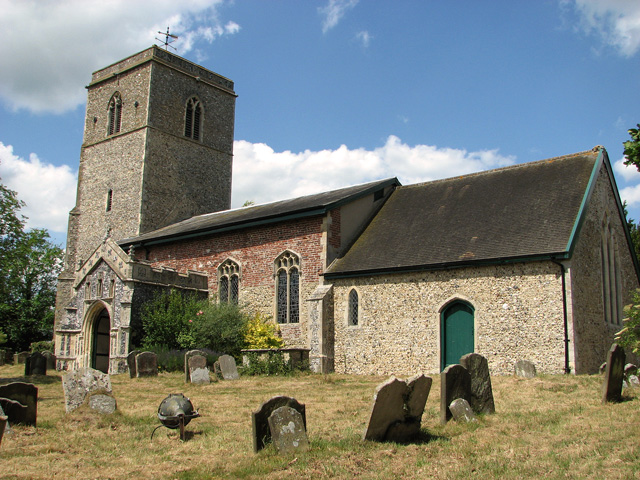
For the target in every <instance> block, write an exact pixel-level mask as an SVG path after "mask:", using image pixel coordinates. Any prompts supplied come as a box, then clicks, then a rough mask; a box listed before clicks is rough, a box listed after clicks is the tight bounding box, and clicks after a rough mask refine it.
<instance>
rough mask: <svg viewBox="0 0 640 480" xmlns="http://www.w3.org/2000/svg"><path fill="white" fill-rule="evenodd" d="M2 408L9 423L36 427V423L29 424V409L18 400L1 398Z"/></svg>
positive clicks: (0, 405) (0, 406) (0, 404)
mask: <svg viewBox="0 0 640 480" xmlns="http://www.w3.org/2000/svg"><path fill="white" fill-rule="evenodd" d="M0 408H1V409H2V411H3V412H4V414H5V416H6V417H7V418H8V419H9V420H8V421H9V422H11V423H13V424H22V425H34V426H35V423H30V422H29V411H28V410H29V409H28V408H27V407H26V405H23V404H22V403H20V402H18V401H17V400H10V399H8V398H4V397H0Z"/></svg>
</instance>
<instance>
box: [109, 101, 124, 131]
mask: <svg viewBox="0 0 640 480" xmlns="http://www.w3.org/2000/svg"><path fill="white" fill-rule="evenodd" d="M121 124H122V98H121V97H120V94H119V93H118V92H116V93H114V94H113V96H112V97H111V101H110V102H109V128H108V130H107V135H114V134H116V133H120V125H121Z"/></svg>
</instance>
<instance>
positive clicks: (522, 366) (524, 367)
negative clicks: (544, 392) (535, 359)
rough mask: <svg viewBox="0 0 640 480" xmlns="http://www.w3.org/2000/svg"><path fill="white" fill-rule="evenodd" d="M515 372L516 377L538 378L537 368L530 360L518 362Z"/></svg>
mask: <svg viewBox="0 0 640 480" xmlns="http://www.w3.org/2000/svg"><path fill="white" fill-rule="evenodd" d="M513 370H514V374H515V376H516V377H524V378H534V377H535V376H536V366H535V365H534V364H533V363H532V362H530V361H529V360H518V361H517V362H516V364H515V365H514V367H513Z"/></svg>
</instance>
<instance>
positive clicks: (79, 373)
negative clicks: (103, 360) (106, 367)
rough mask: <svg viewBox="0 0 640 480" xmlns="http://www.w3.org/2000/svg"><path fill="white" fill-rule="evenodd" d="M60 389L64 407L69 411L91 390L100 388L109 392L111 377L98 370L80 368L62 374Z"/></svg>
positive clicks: (78, 404)
mask: <svg viewBox="0 0 640 480" xmlns="http://www.w3.org/2000/svg"><path fill="white" fill-rule="evenodd" d="M62 389H63V391H64V401H65V409H66V412H67V413H69V412H72V411H74V410H75V409H76V408H78V407H79V406H80V405H82V404H83V403H84V401H85V399H86V398H87V396H88V395H89V394H90V393H92V392H95V391H98V390H100V391H104V392H107V393H111V378H110V377H109V375H107V374H106V373H102V372H101V371H100V370H94V369H93V368H88V367H87V368H81V369H79V370H73V371H71V372H69V373H66V374H64V375H63V376H62Z"/></svg>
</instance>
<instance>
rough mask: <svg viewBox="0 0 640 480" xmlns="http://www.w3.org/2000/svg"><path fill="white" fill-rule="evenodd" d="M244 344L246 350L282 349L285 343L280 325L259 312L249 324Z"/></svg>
mask: <svg viewBox="0 0 640 480" xmlns="http://www.w3.org/2000/svg"><path fill="white" fill-rule="evenodd" d="M244 344H245V347H244V348H280V347H282V345H283V344H284V341H283V340H282V338H281V337H280V329H279V328H278V325H277V324H276V323H274V322H273V321H271V320H270V319H269V317H267V316H265V315H263V314H261V313H259V312H258V313H256V314H255V315H254V316H253V317H251V319H249V322H248V323H247V329H246V331H245V334H244Z"/></svg>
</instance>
